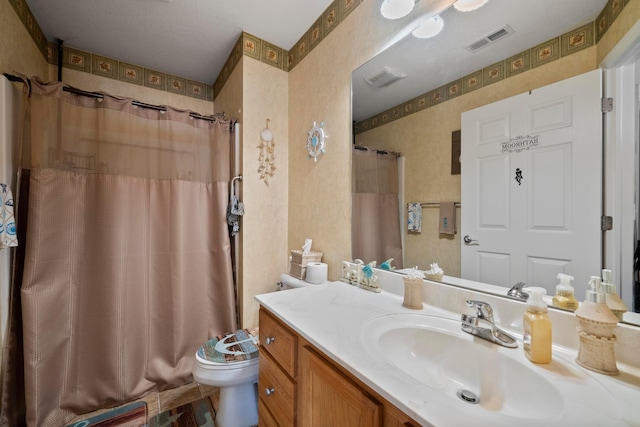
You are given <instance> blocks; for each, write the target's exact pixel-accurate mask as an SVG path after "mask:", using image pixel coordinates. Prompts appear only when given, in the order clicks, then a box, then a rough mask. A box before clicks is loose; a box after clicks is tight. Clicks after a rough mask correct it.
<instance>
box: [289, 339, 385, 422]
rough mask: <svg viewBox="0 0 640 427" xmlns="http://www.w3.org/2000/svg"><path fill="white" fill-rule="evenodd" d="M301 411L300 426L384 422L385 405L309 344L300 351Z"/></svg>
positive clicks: (299, 382) (299, 402) (299, 408)
mask: <svg viewBox="0 0 640 427" xmlns="http://www.w3.org/2000/svg"><path fill="white" fill-rule="evenodd" d="M298 356H299V363H300V376H299V381H298V390H299V393H300V399H299V401H298V404H299V406H298V411H299V415H300V418H299V419H300V425H301V427H335V426H353V427H356V426H361V427H376V426H381V425H382V405H381V404H380V403H378V402H376V401H375V400H373V399H372V398H371V397H370V396H369V395H367V394H365V393H364V392H363V391H362V390H361V389H360V388H359V387H358V386H357V385H356V384H354V383H353V382H352V381H350V380H349V379H347V378H346V377H344V376H343V375H342V374H341V373H340V372H338V371H336V370H335V369H334V368H333V367H332V366H331V365H329V364H328V363H327V362H325V361H324V359H322V357H320V356H319V355H318V354H317V353H315V352H314V351H313V350H311V349H310V348H309V347H304V348H303V349H302V351H301V352H300V354H299V355H298Z"/></svg>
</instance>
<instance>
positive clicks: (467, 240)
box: [462, 234, 478, 245]
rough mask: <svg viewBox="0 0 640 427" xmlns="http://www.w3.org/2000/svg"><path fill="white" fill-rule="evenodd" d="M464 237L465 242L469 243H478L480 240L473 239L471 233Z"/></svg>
mask: <svg viewBox="0 0 640 427" xmlns="http://www.w3.org/2000/svg"><path fill="white" fill-rule="evenodd" d="M462 239H463V240H464V242H465V243H466V244H467V245H468V244H471V242H476V243H478V241H477V240H474V239H472V238H471V237H469V235H468V234H467V235H466V236H464V237H463V238H462Z"/></svg>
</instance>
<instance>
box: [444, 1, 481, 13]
mask: <svg viewBox="0 0 640 427" xmlns="http://www.w3.org/2000/svg"><path fill="white" fill-rule="evenodd" d="M488 2H489V0H458V1H457V2H455V3H454V4H453V7H454V8H455V9H456V10H459V11H460V12H471V11H472V10H476V9H479V8H481V7H482V6H484V5H485V4H487V3H488Z"/></svg>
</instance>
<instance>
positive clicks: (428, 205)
mask: <svg viewBox="0 0 640 427" xmlns="http://www.w3.org/2000/svg"><path fill="white" fill-rule="evenodd" d="M453 204H454V205H455V207H457V208H459V207H461V206H462V203H460V202H453ZM420 206H422V207H423V208H437V207H439V206H440V202H424V203H420Z"/></svg>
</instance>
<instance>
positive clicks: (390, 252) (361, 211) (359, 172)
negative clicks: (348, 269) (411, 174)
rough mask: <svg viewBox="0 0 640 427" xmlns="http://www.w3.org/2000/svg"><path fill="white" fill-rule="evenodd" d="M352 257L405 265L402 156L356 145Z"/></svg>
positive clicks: (353, 185)
mask: <svg viewBox="0 0 640 427" xmlns="http://www.w3.org/2000/svg"><path fill="white" fill-rule="evenodd" d="M352 151H353V155H352V163H353V165H352V166H353V167H352V174H353V176H352V180H351V182H352V195H351V198H352V202H351V203H352V220H351V241H352V250H351V252H352V254H351V255H352V256H353V258H354V259H361V260H362V261H364V262H365V263H369V262H371V261H377V263H378V265H380V263H382V262H384V261H386V260H387V259H389V258H393V259H394V262H393V263H392V264H393V265H394V266H397V267H402V265H403V264H402V263H403V261H402V241H401V236H400V201H399V198H398V191H399V190H398V157H397V155H396V154H393V153H381V152H378V151H376V150H369V149H366V150H362V149H357V148H355V147H354V148H353V150H352Z"/></svg>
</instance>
